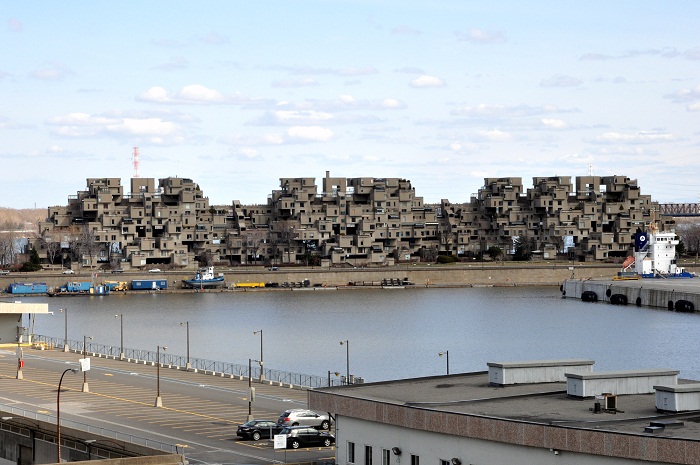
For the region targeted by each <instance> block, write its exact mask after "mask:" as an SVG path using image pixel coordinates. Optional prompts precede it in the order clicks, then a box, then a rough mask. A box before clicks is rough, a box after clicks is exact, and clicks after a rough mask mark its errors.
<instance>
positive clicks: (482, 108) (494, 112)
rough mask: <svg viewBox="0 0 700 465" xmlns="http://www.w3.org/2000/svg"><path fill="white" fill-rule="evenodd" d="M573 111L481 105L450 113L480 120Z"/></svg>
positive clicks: (545, 107) (546, 106) (547, 107)
mask: <svg viewBox="0 0 700 465" xmlns="http://www.w3.org/2000/svg"><path fill="white" fill-rule="evenodd" d="M571 111H573V110H564V109H560V108H559V107H557V106H555V105H542V106H538V107H533V106H530V105H515V106H506V105H495V104H487V103H480V104H478V105H474V106H467V107H459V108H455V109H454V110H452V111H451V112H450V114H452V115H454V116H469V117H479V118H506V117H523V116H536V115H542V114H551V113H568V112H571Z"/></svg>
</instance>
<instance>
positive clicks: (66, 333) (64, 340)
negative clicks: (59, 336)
mask: <svg viewBox="0 0 700 465" xmlns="http://www.w3.org/2000/svg"><path fill="white" fill-rule="evenodd" d="M60 311H61V312H63V319H64V323H65V324H64V328H65V337H64V338H63V351H64V352H68V309H67V308H62V309H60Z"/></svg>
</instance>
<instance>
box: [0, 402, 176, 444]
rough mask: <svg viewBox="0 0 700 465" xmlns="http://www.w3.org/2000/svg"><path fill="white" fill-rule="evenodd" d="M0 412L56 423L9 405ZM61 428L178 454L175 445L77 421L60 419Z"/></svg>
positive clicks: (42, 414) (40, 414)
mask: <svg viewBox="0 0 700 465" xmlns="http://www.w3.org/2000/svg"><path fill="white" fill-rule="evenodd" d="M0 411H2V412H3V413H8V414H11V415H15V416H18V417H22V418H25V419H28V420H36V421H43V422H46V423H53V424H55V423H56V420H57V418H56V416H55V415H48V414H44V413H39V412H33V411H31V410H25V409H21V408H17V407H13V406H11V405H6V404H0ZM61 426H62V427H63V426H65V427H66V428H73V429H75V430H79V431H84V432H87V433H91V434H95V435H98V436H102V437H104V438H109V439H116V440H120V441H125V442H129V443H132V444H136V445H139V446H144V447H148V448H149V449H155V450H160V451H163V452H167V453H170V454H178V453H180V452H179V451H178V447H177V445H174V444H167V443H165V442H160V441H156V440H153V439H148V438H143V437H141V436H134V435H133V434H127V433H121V432H119V431H114V430H111V429H107V428H102V427H100V426H95V425H88V424H87V423H81V422H79V421H74V420H69V419H63V418H61Z"/></svg>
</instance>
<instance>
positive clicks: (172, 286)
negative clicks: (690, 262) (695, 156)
mask: <svg viewBox="0 0 700 465" xmlns="http://www.w3.org/2000/svg"><path fill="white" fill-rule="evenodd" d="M686 268H688V269H689V271H695V270H694V269H693V266H686ZM617 271H619V265H611V264H584V263H575V264H574V263H571V262H556V263H548V262H538V263H526V264H514V263H513V262H501V263H496V264H491V263H484V264H481V263H474V264H452V265H397V266H392V267H378V268H320V267H280V268H279V269H278V270H277V271H270V270H269V269H268V268H263V267H240V268H231V269H217V270H216V273H217V274H218V273H223V274H224V276H225V279H226V289H234V287H235V285H236V284H244V283H277V284H278V285H279V286H280V287H279V288H281V289H290V288H293V286H294V283H296V284H297V285H298V284H299V283H303V282H308V283H309V287H341V286H347V287H360V286H364V287H370V286H371V287H382V283H384V282H387V281H389V280H393V281H394V283H398V282H401V283H402V284H403V283H406V282H408V283H411V285H414V286H421V287H468V286H474V287H477V286H528V285H532V286H559V285H561V284H562V283H563V282H564V281H565V280H567V279H572V278H573V279H576V280H579V279H580V280H587V279H605V278H608V279H609V278H611V277H612V276H613V275H615V273H616V272H617ZM193 274H194V273H193V272H192V271H164V272H163V273H136V272H125V273H114V274H113V273H109V272H104V273H103V272H97V276H96V277H93V273H92V272H90V271H89V270H84V271H82V272H79V273H77V274H74V275H64V274H61V273H60V272H47V271H44V272H38V273H14V272H13V273H10V274H9V275H4V276H1V277H0V287H1V288H2V289H3V290H5V289H7V286H8V285H9V284H10V283H29V282H42V283H46V284H48V285H49V286H50V287H57V286H62V285H64V284H66V282H69V281H70V282H75V281H94V282H95V283H96V284H100V283H103V282H104V281H123V282H127V283H130V282H131V281H132V280H134V279H167V280H168V291H175V290H180V289H181V288H182V280H183V279H188V278H191V277H192V276H193ZM284 283H288V286H287V287H283V286H284ZM264 289H265V290H267V289H270V288H269V287H266V288H264ZM237 290H242V289H237ZM248 290H249V291H250V290H251V289H250V288H248ZM186 291H187V292H192V290H186ZM217 291H220V289H219V290H217ZM141 292H143V291H141ZM207 292H213V290H209V291H207Z"/></svg>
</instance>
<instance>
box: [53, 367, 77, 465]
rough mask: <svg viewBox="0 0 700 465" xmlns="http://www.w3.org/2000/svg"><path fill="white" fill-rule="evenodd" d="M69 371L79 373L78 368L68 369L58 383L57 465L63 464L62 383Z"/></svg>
mask: <svg viewBox="0 0 700 465" xmlns="http://www.w3.org/2000/svg"><path fill="white" fill-rule="evenodd" d="M69 371H72V372H73V373H77V372H78V370H77V369H76V368H68V369H66V370H65V371H64V372H63V374H61V379H60V380H59V381H58V394H56V457H57V460H56V463H61V383H63V376H64V375H65V374H66V373H68V372H69Z"/></svg>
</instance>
